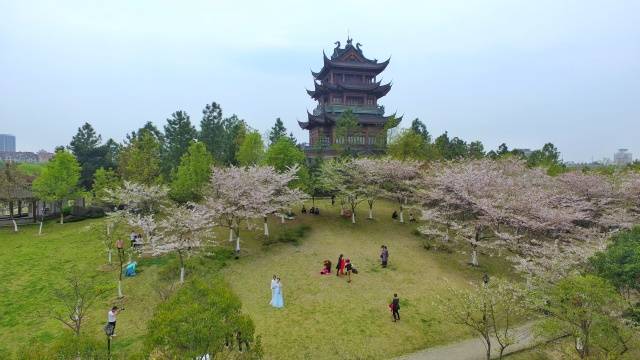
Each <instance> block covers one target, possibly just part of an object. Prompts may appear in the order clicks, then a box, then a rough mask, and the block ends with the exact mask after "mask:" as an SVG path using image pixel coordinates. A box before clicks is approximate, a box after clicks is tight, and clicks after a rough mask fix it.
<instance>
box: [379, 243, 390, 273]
mask: <svg viewBox="0 0 640 360" xmlns="http://www.w3.org/2000/svg"><path fill="white" fill-rule="evenodd" d="M387 261H389V250H388V249H387V245H382V246H380V262H381V263H382V267H383V268H386V267H387Z"/></svg>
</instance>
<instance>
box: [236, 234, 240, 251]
mask: <svg viewBox="0 0 640 360" xmlns="http://www.w3.org/2000/svg"><path fill="white" fill-rule="evenodd" d="M236 254H240V235H238V236H236Z"/></svg>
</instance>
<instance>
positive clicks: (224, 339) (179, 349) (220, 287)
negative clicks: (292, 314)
mask: <svg viewBox="0 0 640 360" xmlns="http://www.w3.org/2000/svg"><path fill="white" fill-rule="evenodd" d="M241 306H242V304H241V303H240V299H239V298H238V297H237V296H236V295H235V294H234V293H233V292H232V291H231V290H230V289H229V287H228V286H227V284H225V283H224V282H223V281H222V280H221V279H220V278H213V279H211V280H210V281H207V282H205V281H203V280H200V279H194V280H192V281H190V282H188V283H186V284H185V285H184V286H183V287H181V288H180V289H179V290H178V291H177V292H176V293H175V294H173V295H172V296H171V297H170V298H169V300H168V301H166V302H164V303H162V304H160V305H159V306H158V307H157V308H156V311H155V313H154V315H153V318H152V319H151V320H150V321H149V323H148V324H147V328H148V332H147V335H146V338H145V347H146V349H147V353H149V354H152V357H154V358H158V359H160V358H162V359H188V358H191V359H192V358H198V357H202V356H203V355H205V354H209V355H210V356H211V358H219V357H220V356H221V355H222V354H223V353H226V352H229V353H234V354H236V353H238V354H237V355H241V356H233V357H231V358H242V359H258V358H260V357H261V353H262V352H261V351H262V350H261V349H260V344H259V342H256V341H254V331H255V328H254V325H253V321H252V320H251V319H250V318H249V317H248V316H247V315H244V314H242V313H241V311H240V309H241ZM238 349H242V351H243V352H242V353H241V351H238Z"/></svg>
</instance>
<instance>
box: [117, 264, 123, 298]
mask: <svg viewBox="0 0 640 360" xmlns="http://www.w3.org/2000/svg"><path fill="white" fill-rule="evenodd" d="M120 272H122V268H120ZM123 297H124V295H122V280H121V279H119V280H118V298H119V299H122V298H123Z"/></svg>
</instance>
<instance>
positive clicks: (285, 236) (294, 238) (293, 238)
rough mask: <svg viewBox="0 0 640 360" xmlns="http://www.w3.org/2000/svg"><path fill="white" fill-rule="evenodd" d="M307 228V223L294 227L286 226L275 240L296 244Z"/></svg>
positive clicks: (309, 228)
mask: <svg viewBox="0 0 640 360" xmlns="http://www.w3.org/2000/svg"><path fill="white" fill-rule="evenodd" d="M309 230H311V227H310V226H309V225H298V226H296V227H294V228H287V229H285V230H284V231H283V232H281V233H280V234H279V235H278V236H277V238H276V240H277V241H278V242H283V243H293V244H296V245H297V244H298V243H299V241H300V239H302V238H303V237H304V235H305V234H306V233H307V232H309Z"/></svg>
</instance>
